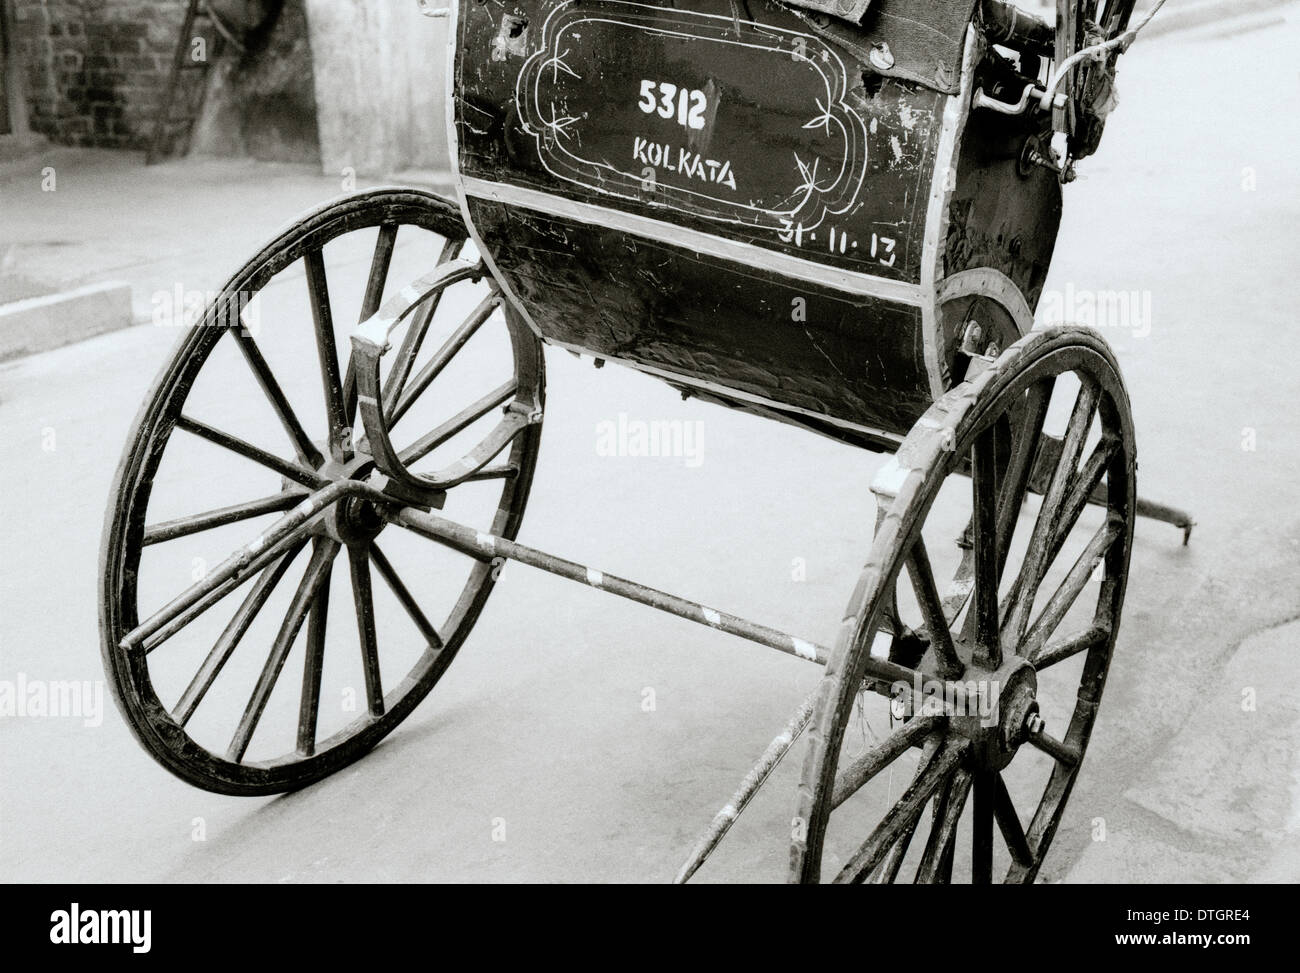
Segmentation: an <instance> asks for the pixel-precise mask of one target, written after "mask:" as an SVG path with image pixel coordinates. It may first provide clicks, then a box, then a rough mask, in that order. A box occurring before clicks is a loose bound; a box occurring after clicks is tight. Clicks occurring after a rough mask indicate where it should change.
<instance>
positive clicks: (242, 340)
mask: <svg viewBox="0 0 1300 973" xmlns="http://www.w3.org/2000/svg"><path fill="white" fill-rule="evenodd" d="M230 333H231V334H232V335H234V337H235V341H236V342H237V343H238V345H239V350H240V351H241V352H243V355H244V360H245V361H247V362H248V366H249V368H251V369H252V370H253V375H254V376H255V377H256V378H257V384H258V385H260V386H261V387H262V391H263V392H264V393H266V397H267V399H269V400H270V402H271V408H273V409H274V410H275V414H276V416H277V417H278V418H279V420H280V425H282V426H283V427H284V431H285V432H286V433H288V434H289V442H291V443H292V444H293V449H294V452H295V453H297V454H298V462H300V463H302V464H303V465H304V466H308V467H311V468H312V469H315V468H317V467H318V466H320V465H321V463H323V462H324V459H323V458H322V456H321V454H320V450H318V449H317V448H316V444H315V443H313V442H312V441H311V437H310V436H308V435H307V432H306V430H304V429H303V427H302V423H301V422H299V421H298V416H297V414H296V413H295V412H294V411H293V406H291V405H290V404H289V399H288V397H287V396H286V395H285V394H284V390H283V389H282V388H280V383H279V382H277V381H276V379H275V375H274V374H272V372H271V366H270V365H268V364H267V361H266V359H265V358H264V357H263V356H262V352H261V349H259V348H258V347H257V342H256V341H254V340H253V336H252V335H251V334H248V333H247V332H246V331H244V329H243V328H232V329H231V332H230Z"/></svg>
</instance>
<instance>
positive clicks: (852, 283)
mask: <svg viewBox="0 0 1300 973" xmlns="http://www.w3.org/2000/svg"><path fill="white" fill-rule="evenodd" d="M887 6H888V4H877V5H876V6H875V7H874V8H873V14H872V15H869V20H868V22H867V25H866V26H865V27H859V26H856V25H850V24H847V23H845V22H839V21H835V20H834V19H833V18H827V17H824V16H821V15H818V14H808V13H806V12H803V11H797V10H794V9H793V8H791V7H788V6H785V5H782V4H778V3H773V2H768V0H755V2H751V3H750V4H748V5H746V7H745V8H744V9H745V11H747V14H746V15H747V16H749V17H751V18H752V19H750V20H742V19H740V17H739V16H738V14H737V8H736V7H735V5H734V4H732V3H729V2H724V0H702V2H699V3H697V4H693V5H692V7H693V9H691V10H682V9H676V8H673V7H671V6H666V5H659V4H655V3H651V4H639V3H628V2H622V0H583V2H577V0H528V2H525V3H521V4H515V5H512V6H510V7H504V8H503V7H499V6H494V5H490V4H480V3H475V2H464V3H462V4H461V5H460V8H459V22H458V25H457V34H458V36H457V43H456V50H457V63H456V65H455V72H456V76H455V84H454V91H455V98H454V107H453V110H454V112H455V127H456V136H457V141H458V145H457V147H456V153H457V158H456V162H457V166H458V170H459V172H458V176H459V181H460V188H461V189H462V191H463V194H464V196H465V198H466V206H467V214H468V216H469V218H470V219H471V221H472V223H473V225H474V227H475V229H476V231H477V235H478V236H479V239H480V241H481V243H482V245H483V246H484V248H485V250H486V251H487V253H488V254H489V256H490V258H491V259H492V261H493V263H494V266H495V268H496V270H497V271H498V273H499V275H500V277H501V278H502V279H503V281H504V282H505V283H506V284H507V285H508V288H509V290H510V291H511V293H512V296H514V297H515V298H516V299H517V301H518V303H519V304H520V305H521V306H522V308H523V309H524V310H525V312H526V314H527V316H528V317H529V318H530V322H531V323H532V324H533V326H534V327H535V328H536V329H537V330H538V331H539V332H540V333H541V334H542V335H543V336H544V337H545V338H546V339H547V340H549V341H551V342H552V343H555V344H558V345H561V346H563V347H567V348H569V349H571V350H575V351H583V352H586V353H590V354H593V355H595V356H597V357H600V358H608V359H613V360H618V361H622V362H625V363H627V364H630V365H633V366H635V367H639V368H642V369H644V370H647V371H650V372H652V373H655V374H659V375H661V376H663V377H665V378H668V379H669V380H670V381H672V382H673V383H674V384H678V385H680V386H682V387H690V388H693V389H694V390H695V391H696V392H698V393H700V394H702V395H705V396H708V397H710V398H713V399H716V400H721V401H725V402H727V403H728V404H734V405H738V406H740V407H748V408H755V409H757V410H759V411H761V412H764V414H775V415H779V416H783V417H785V418H791V417H794V419H795V421H802V420H809V421H810V424H814V426H815V424H817V423H821V424H825V423H829V424H830V425H831V427H832V428H834V429H837V430H840V431H842V432H843V431H847V432H846V436H848V438H853V437H854V436H856V437H858V439H859V440H864V441H865V442H866V443H867V444H870V443H871V442H872V441H873V439H881V440H884V441H887V440H888V439H890V438H893V437H895V436H901V435H902V434H904V433H905V432H906V431H907V430H908V429H909V428H910V427H911V425H912V423H913V422H914V421H915V420H916V418H917V417H918V416H919V415H920V414H921V413H922V412H923V411H924V410H925V408H926V407H927V406H928V405H929V404H930V403H931V402H932V401H933V399H934V397H935V395H936V394H937V393H938V392H941V391H942V389H941V388H938V387H937V386H936V379H935V358H936V354H937V353H936V352H935V351H934V349H933V345H934V343H935V341H936V339H935V337H934V334H933V332H934V331H935V330H936V328H937V325H936V323H935V321H934V320H933V313H931V314H930V317H929V318H927V311H928V310H929V311H931V312H932V308H930V309H927V307H926V304H927V297H926V295H927V293H932V291H927V288H929V287H932V285H933V282H934V274H935V268H936V266H937V264H938V262H939V260H940V259H941V256H940V254H939V253H938V251H939V248H940V244H941V243H942V238H941V236H940V234H939V231H938V227H937V226H932V225H931V224H932V223H940V222H942V220H937V219H935V217H934V212H939V213H942V207H943V203H944V199H943V191H944V188H945V187H944V186H942V185H937V183H941V182H942V181H943V180H944V179H945V178H946V177H945V176H944V175H943V174H942V173H941V174H940V176H939V178H938V179H936V171H937V169H939V168H941V163H944V164H946V163H948V162H950V161H951V159H950V158H945V157H944V155H943V153H944V150H945V146H944V145H943V142H944V139H945V135H946V137H947V139H948V141H949V142H951V141H952V140H954V139H955V133H953V132H952V131H950V130H951V129H952V128H953V124H954V123H953V119H952V118H951V117H949V118H948V120H947V123H946V124H945V108H946V107H947V106H948V105H949V104H950V102H951V99H950V98H949V97H948V95H947V94H945V90H946V89H947V90H952V89H954V87H955V85H956V84H957V81H958V78H959V75H960V69H961V40H962V38H963V37H964V33H965V25H966V22H968V20H969V16H970V12H971V10H970V8H971V7H972V6H973V4H948V5H946V7H945V9H946V10H947V11H948V13H946V14H945V15H944V16H946V17H947V18H948V20H949V21H951V22H950V23H948V24H947V26H946V28H945V29H946V30H947V34H946V35H943V34H941V33H937V32H936V33H934V35H933V36H934V37H941V38H942V37H946V38H947V46H946V47H945V46H944V45H943V44H942V43H937V42H936V43H935V44H934V46H933V48H932V49H931V50H930V52H929V54H928V55H927V54H926V53H925V51H924V49H923V48H922V46H920V45H917V44H915V43H913V44H912V46H911V47H909V45H908V40H907V38H909V37H915V36H917V31H915V30H910V31H905V32H903V33H901V34H898V35H897V36H899V37H901V38H902V40H901V47H902V50H901V51H900V54H903V55H904V56H902V57H900V56H897V55H895V53H894V51H893V49H892V48H891V46H890V44H889V43H888V41H887V40H885V39H884V37H885V36H886V35H885V33H884V31H886V29H887V25H888V23H889V20H888V17H887V14H888V11H884V15H883V16H884V19H881V17H882V14H881V10H882V8H883V7H887ZM902 6H903V4H901V3H900V2H898V0H895V2H894V3H893V7H894V9H895V10H897V9H900V8H901V7H902ZM930 6H934V5H933V4H931V5H930ZM954 10H956V11H957V13H956V15H955V17H954V14H953V13H952V11H954ZM872 16H874V17H876V18H877V20H878V21H879V22H878V23H877V21H875V20H871V19H870V17H872ZM873 24H875V26H874V27H873V26H872V25H873ZM936 51H937V52H939V54H936V53H935V52H936ZM855 55H860V56H862V57H865V58H867V59H869V61H870V63H869V64H868V63H867V62H864V61H861V60H858V59H857V58H856V56H855ZM927 56H928V57H929V58H930V60H929V61H928V62H926V61H925V60H924V59H925V57H927ZM945 57H946V58H947V59H948V62H947V63H945ZM954 59H955V60H954ZM923 71H924V72H930V73H932V74H933V78H932V79H931V81H930V83H929V84H923V83H921V82H920V81H917V80H911V78H910V77H909V75H911V76H916V75H918V74H919V73H921V72H923ZM947 151H948V152H952V151H953V148H952V146H951V145H949V146H947ZM936 193H937V195H938V196H939V200H938V202H939V208H938V210H937V211H936V210H935V206H934V197H935V196H936ZM927 227H929V229H930V231H931V238H930V239H928V240H927ZM927 343H929V344H930V345H931V346H932V347H931V348H930V349H929V350H928V351H927ZM927 356H928V357H927ZM815 427H816V426H815Z"/></svg>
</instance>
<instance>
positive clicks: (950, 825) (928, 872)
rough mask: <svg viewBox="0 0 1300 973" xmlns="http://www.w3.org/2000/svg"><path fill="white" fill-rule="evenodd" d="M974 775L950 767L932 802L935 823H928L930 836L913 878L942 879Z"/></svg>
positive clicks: (948, 866) (922, 880) (949, 867)
mask: <svg viewBox="0 0 1300 973" xmlns="http://www.w3.org/2000/svg"><path fill="white" fill-rule="evenodd" d="M973 780H974V778H973V777H972V776H971V774H970V773H968V772H967V771H965V770H963V769H961V768H960V767H959V768H957V770H955V771H953V775H952V778H951V779H950V780H949V782H948V786H947V789H946V790H945V791H944V792H943V794H942V795H940V797H939V799H938V800H937V801H936V802H935V807H934V823H933V824H932V825H931V826H930V837H929V840H927V841H926V843H925V854H924V855H923V856H922V857H921V864H920V866H919V867H918V868H917V870H916V881H917V882H919V883H925V884H930V883H933V882H936V881H940V880H942V879H944V877H945V875H944V872H945V868H946V869H948V870H949V874H950V870H951V867H952V851H953V846H954V845H955V844H956V838H957V822H959V821H960V820H961V812H962V810H963V809H964V808H965V807H966V797H967V795H968V794H969V793H970V789H971V783H972V781H973Z"/></svg>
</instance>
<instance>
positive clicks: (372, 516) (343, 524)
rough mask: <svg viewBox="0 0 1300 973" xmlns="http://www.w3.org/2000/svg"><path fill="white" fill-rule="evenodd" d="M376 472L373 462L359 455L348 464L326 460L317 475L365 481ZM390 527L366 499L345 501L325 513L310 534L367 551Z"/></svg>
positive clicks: (373, 505) (345, 499) (359, 498)
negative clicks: (367, 546)
mask: <svg viewBox="0 0 1300 973" xmlns="http://www.w3.org/2000/svg"><path fill="white" fill-rule="evenodd" d="M374 468H375V464H374V460H372V459H371V458H370V457H369V456H367V455H365V454H358V455H357V456H355V457H353V458H352V459H351V460H350V461H348V462H346V463H340V462H338V461H337V460H326V461H325V463H323V464H322V465H321V466H320V467H319V469H318V472H319V473H320V474H321V475H322V476H325V477H328V478H329V479H331V480H364V479H366V478H367V477H368V476H369V475H370V473H371V472H372V471H373V470H374ZM387 525H388V521H387V519H386V518H385V517H384V515H383V513H382V512H381V511H380V509H379V507H378V506H377V505H376V504H375V503H374V502H373V501H371V500H367V499H365V498H363V497H344V498H343V499H342V500H340V501H339V502H338V503H336V504H334V505H333V506H332V507H330V508H329V509H328V510H326V511H325V514H324V516H322V517H321V518H320V519H319V520H317V521H316V523H315V524H314V525H313V526H312V527H311V528H310V530H311V532H312V533H314V534H318V535H320V536H323V537H329V538H332V539H333V540H336V541H338V542H339V543H340V544H346V545H348V546H349V547H364V546H366V545H368V544H369V543H370V542H371V541H373V540H374V539H375V538H376V537H378V536H379V534H380V533H381V532H382V531H383V529H384V528H385V527H386V526H387Z"/></svg>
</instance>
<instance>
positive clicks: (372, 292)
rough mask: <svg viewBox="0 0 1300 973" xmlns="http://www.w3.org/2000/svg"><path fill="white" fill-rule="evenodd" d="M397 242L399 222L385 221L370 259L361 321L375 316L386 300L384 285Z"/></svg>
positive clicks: (386, 281)
mask: <svg viewBox="0 0 1300 973" xmlns="http://www.w3.org/2000/svg"><path fill="white" fill-rule="evenodd" d="M396 243H397V224H396V223H385V224H384V225H383V226H381V227H380V228H379V235H378V236H377V237H376V238H375V252H374V256H372V257H371V259H370V276H369V277H367V278H366V296H365V298H364V299H363V300H362V301H361V316H360V318H359V321H366V320H368V319H369V318H371V317H373V316H374V314H375V312H376V311H378V310H379V306H380V305H381V304H382V303H383V301H384V286H385V285H386V284H387V283H388V268H389V267H390V266H391V265H392V262H393V247H394V245H395V244H396Z"/></svg>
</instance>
